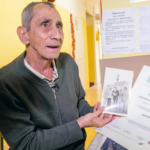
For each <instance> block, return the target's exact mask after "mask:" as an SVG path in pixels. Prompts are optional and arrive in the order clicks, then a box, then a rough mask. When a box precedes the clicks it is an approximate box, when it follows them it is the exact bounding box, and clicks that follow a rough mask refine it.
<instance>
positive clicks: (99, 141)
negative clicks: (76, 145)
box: [87, 133, 107, 150]
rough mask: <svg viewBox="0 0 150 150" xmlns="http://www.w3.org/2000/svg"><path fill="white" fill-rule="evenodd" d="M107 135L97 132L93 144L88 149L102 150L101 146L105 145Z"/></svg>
mask: <svg viewBox="0 0 150 150" xmlns="http://www.w3.org/2000/svg"><path fill="white" fill-rule="evenodd" d="M106 138H107V137H106V136H104V135H103V134H101V133H97V134H96V135H95V137H94V139H93V140H92V142H91V144H90V145H89V147H88V148H87V150H100V147H101V146H102V145H103V143H104V141H105V140H106Z"/></svg>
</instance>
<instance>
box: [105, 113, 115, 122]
mask: <svg viewBox="0 0 150 150" xmlns="http://www.w3.org/2000/svg"><path fill="white" fill-rule="evenodd" d="M112 117H113V115H111V114H107V115H106V116H105V117H104V123H108V122H110V121H111V120H112Z"/></svg>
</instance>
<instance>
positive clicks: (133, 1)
mask: <svg viewBox="0 0 150 150" xmlns="http://www.w3.org/2000/svg"><path fill="white" fill-rule="evenodd" d="M144 1H149V0H130V3H136V2H144Z"/></svg>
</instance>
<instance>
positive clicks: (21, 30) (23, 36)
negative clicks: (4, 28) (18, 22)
mask: <svg viewBox="0 0 150 150" xmlns="http://www.w3.org/2000/svg"><path fill="white" fill-rule="evenodd" d="M17 34H18V36H19V39H20V41H21V42H22V43H23V44H29V35H28V33H27V29H26V28H25V27H22V26H20V27H18V29H17Z"/></svg>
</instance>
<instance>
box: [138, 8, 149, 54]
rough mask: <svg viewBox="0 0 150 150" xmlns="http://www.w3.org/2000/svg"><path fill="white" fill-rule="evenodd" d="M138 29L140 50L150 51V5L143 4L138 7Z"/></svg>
mask: <svg viewBox="0 0 150 150" xmlns="http://www.w3.org/2000/svg"><path fill="white" fill-rule="evenodd" d="M138 30H139V35H138V37H139V42H138V52H139V53H149V52H150V6H149V5H148V6H141V7H139V8H138Z"/></svg>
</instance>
